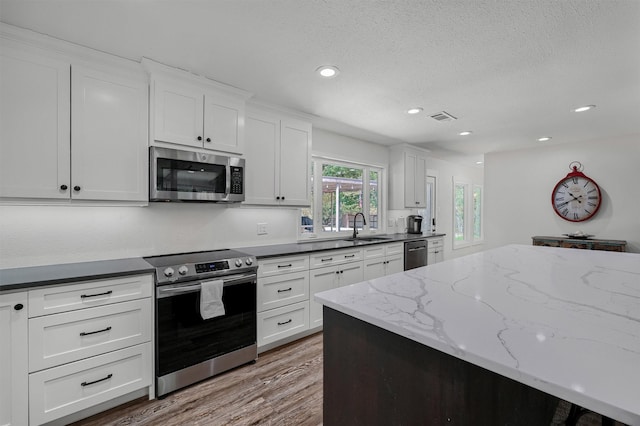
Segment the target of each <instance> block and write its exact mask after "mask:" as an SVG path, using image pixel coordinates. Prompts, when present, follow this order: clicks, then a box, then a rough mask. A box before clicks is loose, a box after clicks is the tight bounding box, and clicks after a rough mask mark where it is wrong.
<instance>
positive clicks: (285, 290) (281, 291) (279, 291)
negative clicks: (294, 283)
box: [278, 287, 293, 293]
mask: <svg viewBox="0 0 640 426" xmlns="http://www.w3.org/2000/svg"><path fill="white" fill-rule="evenodd" d="M291 290H293V289H292V288H291V287H289V288H286V289H284V290H278V293H286V292H287V291H291Z"/></svg>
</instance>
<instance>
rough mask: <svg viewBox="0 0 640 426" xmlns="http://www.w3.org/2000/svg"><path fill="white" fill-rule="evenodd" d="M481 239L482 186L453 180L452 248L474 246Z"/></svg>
mask: <svg viewBox="0 0 640 426" xmlns="http://www.w3.org/2000/svg"><path fill="white" fill-rule="evenodd" d="M482 239H483V235H482V186H481V185H472V184H470V183H468V182H464V181H461V180H458V179H456V178H454V181H453V247H454V248H455V247H464V246H467V245H470V244H476V243H478V242H481V241H482Z"/></svg>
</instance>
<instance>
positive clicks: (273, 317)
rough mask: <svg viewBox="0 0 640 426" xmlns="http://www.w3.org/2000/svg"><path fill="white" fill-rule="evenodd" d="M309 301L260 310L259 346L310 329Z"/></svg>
mask: <svg viewBox="0 0 640 426" xmlns="http://www.w3.org/2000/svg"><path fill="white" fill-rule="evenodd" d="M308 311H309V302H308V301H304V302H299V303H294V304H292V305H287V306H283V307H282V308H276V309H270V310H268V311H264V312H258V346H264V345H267V344H269V343H274V342H276V341H278V340H282V339H285V338H287V337H290V336H293V335H295V334H298V333H302V332H303V331H306V330H308V329H309V312H308Z"/></svg>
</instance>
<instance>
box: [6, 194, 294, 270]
mask: <svg viewBox="0 0 640 426" xmlns="http://www.w3.org/2000/svg"><path fill="white" fill-rule="evenodd" d="M299 215H300V213H299V209H291V208H282V207H279V208H251V207H245V206H228V205H224V206H223V205H216V204H186V203H175V204H174V203H166V204H164V203H153V204H150V205H149V206H148V207H97V206H91V207H89V206H0V217H1V218H2V220H1V221H0V268H13V267H22V266H35V265H47V264H54V263H72V262H82V261H92V260H103V259H118V258H126V257H138V256H149V255H158V254H168V253H179V252H186V251H199V250H213V249H221V248H233V247H240V246H247V245H263V244H278V243H286V242H292V241H296V238H297V234H296V232H297V229H296V224H297V221H298V220H299ZM257 223H265V224H266V230H267V234H266V235H257V232H256V228H257Z"/></svg>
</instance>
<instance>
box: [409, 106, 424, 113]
mask: <svg viewBox="0 0 640 426" xmlns="http://www.w3.org/2000/svg"><path fill="white" fill-rule="evenodd" d="M421 112H422V108H420V107H416V108H410V109H408V110H407V114H420V113H421Z"/></svg>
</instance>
